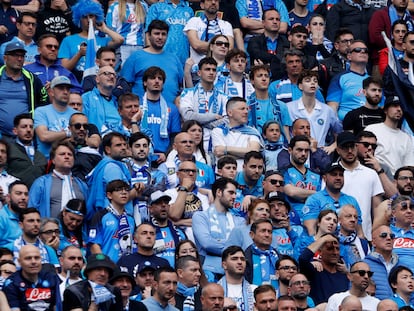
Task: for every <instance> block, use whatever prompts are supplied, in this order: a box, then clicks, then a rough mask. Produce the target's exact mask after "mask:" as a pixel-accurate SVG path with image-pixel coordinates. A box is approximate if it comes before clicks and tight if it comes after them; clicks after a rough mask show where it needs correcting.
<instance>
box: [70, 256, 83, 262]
mask: <svg viewBox="0 0 414 311" xmlns="http://www.w3.org/2000/svg"><path fill="white" fill-rule="evenodd" d="M68 259H69V260H75V259H77V260H81V261H83V257H82V256H79V257H77V256H70V257H68Z"/></svg>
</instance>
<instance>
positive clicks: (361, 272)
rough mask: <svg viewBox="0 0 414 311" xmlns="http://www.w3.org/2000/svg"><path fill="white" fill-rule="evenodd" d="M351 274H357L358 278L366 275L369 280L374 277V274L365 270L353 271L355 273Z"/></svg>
mask: <svg viewBox="0 0 414 311" xmlns="http://www.w3.org/2000/svg"><path fill="white" fill-rule="evenodd" d="M351 273H358V274H359V276H365V274H368V277H369V278H370V277H371V276H373V275H374V272H372V271H366V270H355V271H351Z"/></svg>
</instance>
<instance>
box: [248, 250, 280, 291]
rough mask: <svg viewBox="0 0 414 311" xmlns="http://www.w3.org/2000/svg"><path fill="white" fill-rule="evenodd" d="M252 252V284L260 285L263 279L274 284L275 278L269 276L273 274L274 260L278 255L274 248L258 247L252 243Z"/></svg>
mask: <svg viewBox="0 0 414 311" xmlns="http://www.w3.org/2000/svg"><path fill="white" fill-rule="evenodd" d="M252 253H253V282H252V283H253V284H255V285H261V284H262V283H263V281H267V282H271V284H272V285H275V284H276V283H277V282H276V280H271V279H270V276H271V275H274V274H275V267H276V261H277V260H278V255H277V253H276V250H274V249H273V248H272V247H270V248H269V249H267V250H261V249H259V248H258V247H257V246H256V244H255V243H253V244H252Z"/></svg>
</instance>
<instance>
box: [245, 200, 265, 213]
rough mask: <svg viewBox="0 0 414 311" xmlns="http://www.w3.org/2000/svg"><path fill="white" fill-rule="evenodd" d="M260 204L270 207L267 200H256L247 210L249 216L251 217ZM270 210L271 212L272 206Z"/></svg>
mask: <svg viewBox="0 0 414 311" xmlns="http://www.w3.org/2000/svg"><path fill="white" fill-rule="evenodd" d="M260 203H263V204H266V205H267V206H269V202H268V201H266V200H265V199H254V200H252V202H251V203H250V204H249V207H248V209H247V214H248V215H249V217H250V215H251V213H253V211H254V209H255V208H256V207H257V205H259V204H260ZM269 210H270V206H269Z"/></svg>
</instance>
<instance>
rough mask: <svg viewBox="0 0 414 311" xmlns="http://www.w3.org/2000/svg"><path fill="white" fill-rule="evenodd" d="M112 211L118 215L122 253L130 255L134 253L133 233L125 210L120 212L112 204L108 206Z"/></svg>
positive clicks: (119, 241) (119, 240) (119, 242)
mask: <svg viewBox="0 0 414 311" xmlns="http://www.w3.org/2000/svg"><path fill="white" fill-rule="evenodd" d="M106 209H107V210H108V211H109V212H110V213H112V214H114V215H115V216H116V217H118V221H119V223H118V244H119V250H120V252H121V255H129V254H131V253H132V240H133V239H132V234H131V230H130V228H131V227H130V225H129V223H128V218H127V214H126V212H125V211H123V212H122V214H120V213H119V212H118V211H117V210H116V209H115V208H114V207H113V206H112V204H109V206H107V208H106Z"/></svg>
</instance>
